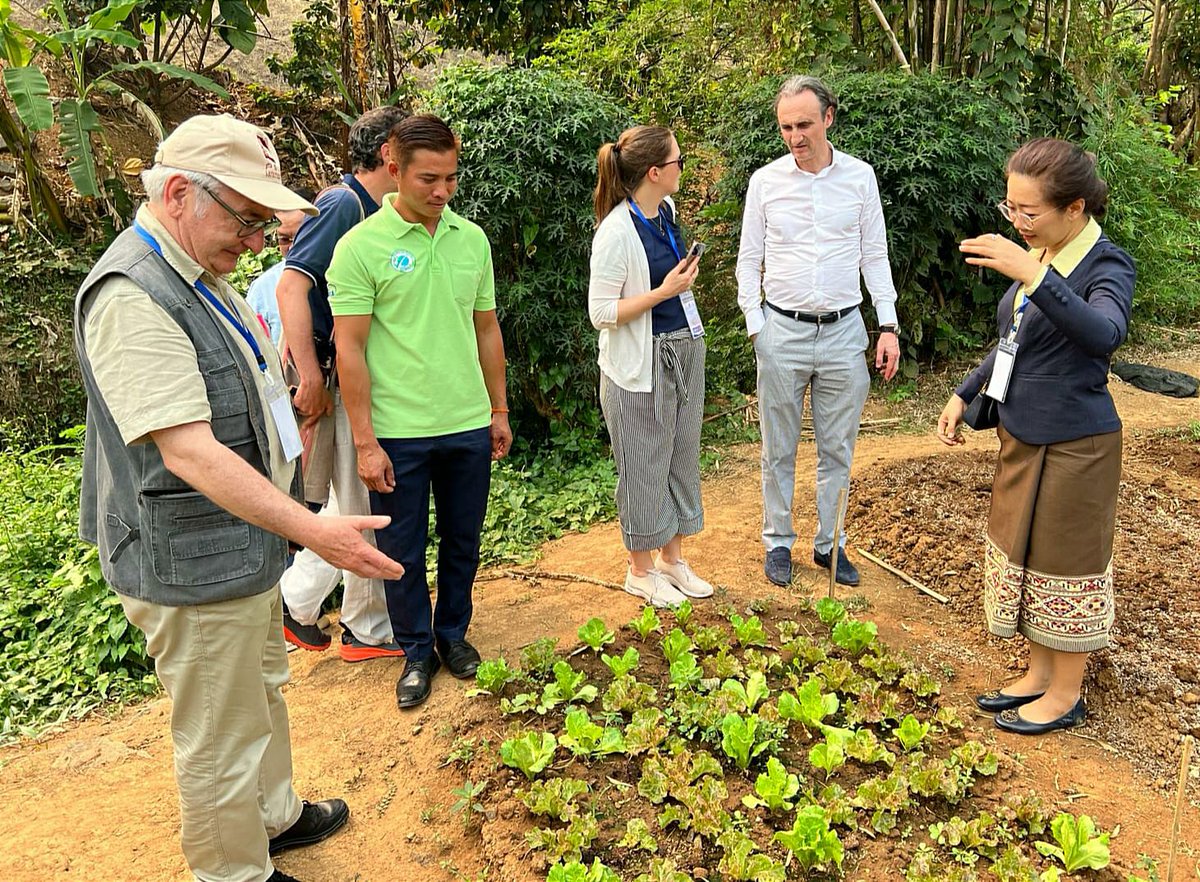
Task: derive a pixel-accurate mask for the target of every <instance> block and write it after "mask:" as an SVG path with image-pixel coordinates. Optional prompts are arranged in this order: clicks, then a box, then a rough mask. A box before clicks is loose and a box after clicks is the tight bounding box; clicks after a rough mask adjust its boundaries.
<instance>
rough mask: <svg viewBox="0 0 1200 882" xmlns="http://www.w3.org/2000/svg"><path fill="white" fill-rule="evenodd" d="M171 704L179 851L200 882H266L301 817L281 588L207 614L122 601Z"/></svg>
mask: <svg viewBox="0 0 1200 882" xmlns="http://www.w3.org/2000/svg"><path fill="white" fill-rule="evenodd" d="M121 605H122V606H123V607H124V608H125V615H126V616H128V617H129V621H130V622H132V623H133V624H134V625H135V626H137V627H138V628H139V629H140V630H141V631H142V632H143V633H144V634H145V635H146V644H147V649H148V650H149V653H150V655H151V656H153V658H154V669H155V672H156V673H157V674H158V678H159V680H161V681H162V684H163V686H164V688H165V689H166V690H167V694H168V695H169V696H170V697H171V741H172V743H173V745H174V749H175V782H176V785H177V786H178V788H179V805H180V813H181V815H182V820H183V826H182V832H181V844H182V846H183V854H184V857H185V858H186V859H187V862H188V866H189V867H191V869H192V872H193V873H194V874H195V876H196V878H197V879H198V880H200V882H265V880H266V879H267V878H268V877H270V875H271V874H272V873H273V872H274V868H273V866H272V865H271V859H270V857H269V856H268V855H267V840H268V838H269V837H271V836H275V835H277V834H278V833H281V832H283V831H284V830H286V829H287V828H288V827H290V826H291V825H292V824H294V823H295V822H296V821H297V819H299V817H300V811H301V808H302V804H301V802H300V800H299V798H297V796H296V793H295V791H294V790H293V789H292V746H291V740H290V737H289V734H288V717H287V707H286V705H285V704H284V701H283V694H282V692H281V689H282V687H283V684H284V683H286V682H287V681H288V662H287V649H286V648H285V646H284V642H283V606H282V602H281V601H280V597H279V588H278V587H272V588H271V590H269V591H265V592H263V593H262V594H256V595H254V596H253V597H243V598H239V599H237V600H227V601H223V602H220V603H208V604H203V605H201V606H160V605H159V604H155V603H147V602H145V601H142V600H137V599H135V598H132V597H125V596H124V595H122V596H121Z"/></svg>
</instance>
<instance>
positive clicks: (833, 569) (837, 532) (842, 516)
mask: <svg viewBox="0 0 1200 882" xmlns="http://www.w3.org/2000/svg"><path fill="white" fill-rule="evenodd" d="M845 522H846V488H845V487H843V488H842V489H841V490H839V491H838V502H837V517H836V518H834V520H833V548H832V549H830V551H829V596H830V597H833V592H834V591H835V590H836V589H837V567H838V549H839V546H840V545H841V543H842V527H844V526H845V525H846V524H845Z"/></svg>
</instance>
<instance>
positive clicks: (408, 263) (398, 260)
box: [392, 248, 417, 273]
mask: <svg viewBox="0 0 1200 882" xmlns="http://www.w3.org/2000/svg"><path fill="white" fill-rule="evenodd" d="M416 262H417V259H416V258H415V257H413V255H412V252H411V251H405V250H404V249H403V248H401V249H399V250H397V251H393V252H392V269H394V270H395V271H396V272H398V273H411V272H412V271H413V267H414V266H416Z"/></svg>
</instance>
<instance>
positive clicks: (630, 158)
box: [592, 126, 674, 224]
mask: <svg viewBox="0 0 1200 882" xmlns="http://www.w3.org/2000/svg"><path fill="white" fill-rule="evenodd" d="M673 137H674V136H673V135H672V134H671V130H670V129H668V128H666V127H665V126H634V127H633V128H630V129H626V130H625V131H623V132H622V133H621V137H619V138H617V141H616V143H615V144H614V143H613V142H612V141H607V142H605V143H604V144H603V145H601V147H600V150H599V151H597V153H596V172H597V175H596V191H595V193H594V195H593V197H592V206H593V208H595V210H596V223H597V224H599V223H600V221H602V220H604V217H605V215H607V214H608V213H609V212H610V211H612V210H613V209H614V208H615V207H616V206H617V205H618V204H619V203H620V202H621V200H622V199H624V198H626V197H627V196H630V195H632V194H633V191H634V190H635V189H637V185H638V184H639V183H641V180H642V178H644V177H645V176H646V172H648V171H650V169H651V168H653V167H654V166H656V165H661V164H662V163H663V162H666V160H667V157H668V156H669V155H670V153H671V139H672V138H673Z"/></svg>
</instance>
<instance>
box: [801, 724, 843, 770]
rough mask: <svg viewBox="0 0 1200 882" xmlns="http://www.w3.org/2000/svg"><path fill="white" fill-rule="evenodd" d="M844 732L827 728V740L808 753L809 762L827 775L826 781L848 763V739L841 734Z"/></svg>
mask: <svg viewBox="0 0 1200 882" xmlns="http://www.w3.org/2000/svg"><path fill="white" fill-rule="evenodd" d="M844 731H845V730H844V729H834V728H833V727H827V728H826V730H825V740H824V741H822V742H821V743H820V744H815V745H813V746H812V747H811V748H810V749H809V751H808V761H809V762H810V763H812V764H813V766H814V767H815V768H818V769H821V770H822V771H823V772H824V773H825V780H826V781H828V780H829V776H830V775H832V774H833V773H834V771H835V770H836V769H840V768H841V767H842V766H843V765H844V764H845V762H846V738H845V736H844V735H842V734H840V733H842V732H844Z"/></svg>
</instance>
